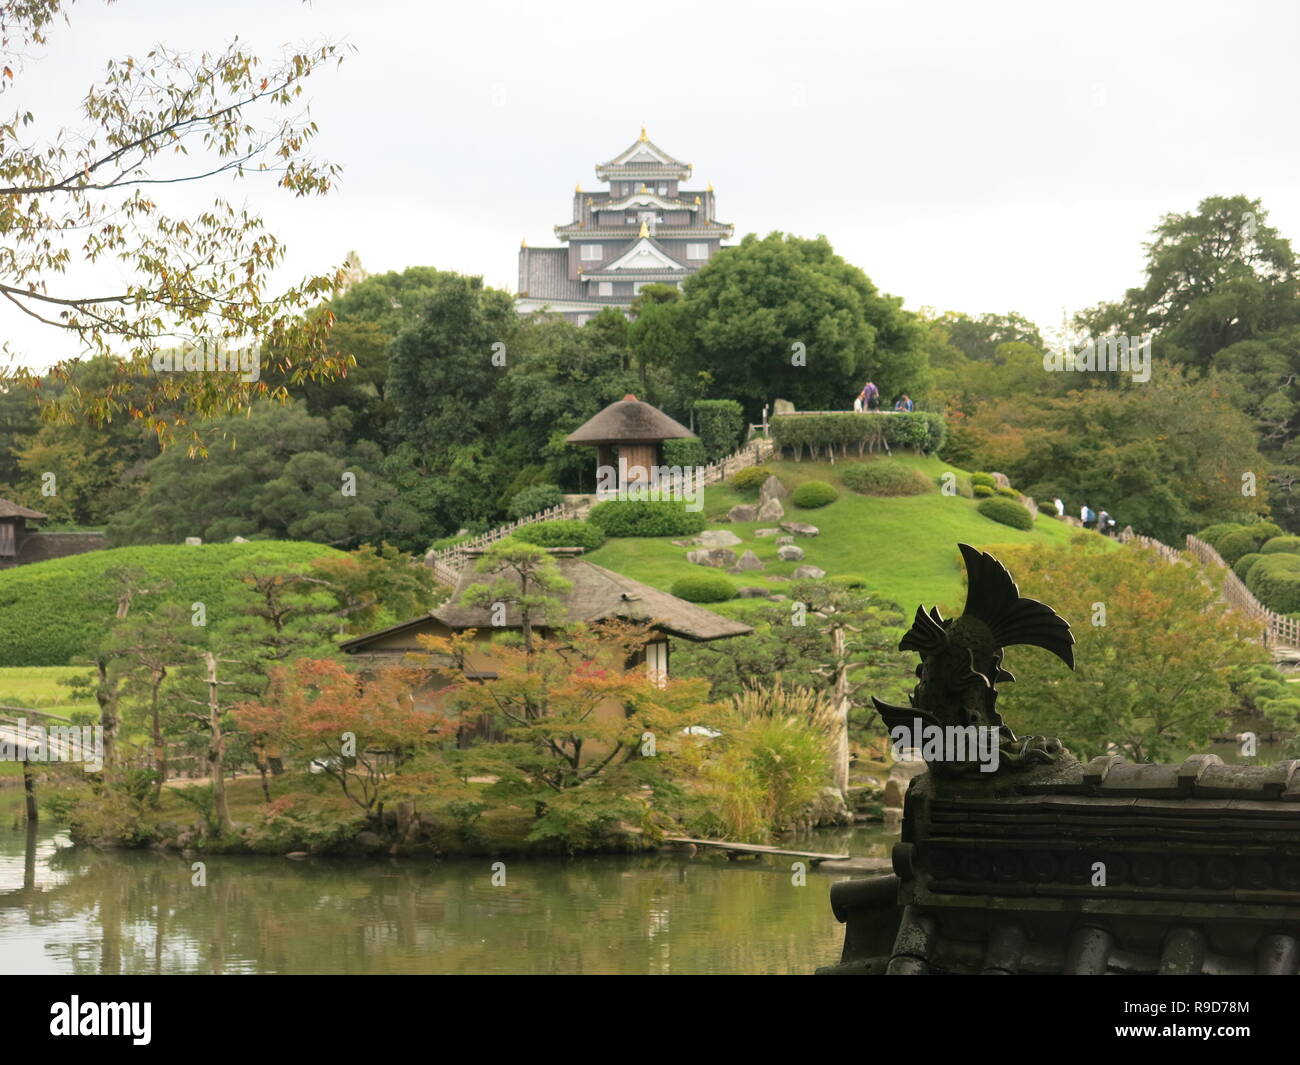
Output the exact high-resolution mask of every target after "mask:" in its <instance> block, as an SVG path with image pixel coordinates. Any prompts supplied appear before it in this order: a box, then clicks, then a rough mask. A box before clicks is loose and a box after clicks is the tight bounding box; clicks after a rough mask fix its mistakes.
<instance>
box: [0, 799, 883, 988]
mask: <svg viewBox="0 0 1300 1065" xmlns="http://www.w3.org/2000/svg"><path fill="white" fill-rule="evenodd" d="M7 806H8V803H7V797H6V796H4V795H3V793H0V972H6V973H82V974H93V973H100V972H106V973H511V972H519V973H538V974H540V973H548V974H554V973H587V974H596V973H599V974H613V973H665V974H666V973H809V972H811V971H812V970H813V969H814V968H816V967H817V966H818V965H822V964H826V963H827V962H830V961H833V960H835V959H836V958H837V957H838V954H839V949H840V945H841V940H842V930H841V927H840V926H839V925H838V924H837V923H836V922H835V921H834V919H833V918H832V917H831V914H830V906H829V902H828V899H827V893H828V891H829V889H830V885H831V884H832V883H833V882H834V881H835V880H837V879H843V877H842V876H833V875H823V874H816V873H810V874H809V875H808V877H807V886H806V887H796V886H795V885H794V884H793V883H792V875H791V870H790V867H789V864H788V863H777V862H775V861H770V860H763V861H760V862H752V861H738V862H732V863H728V862H726V861H725V860H722V859H720V858H703V859H701V858H697V859H694V860H688V859H684V858H678V857H669V856H651V857H597V858H584V859H580V860H574V861H507V873H506V883H505V885H504V886H501V887H494V886H492V883H491V868H490V866H491V859H487V858H484V859H480V860H468V861H455V862H419V861H413V860H403V861H400V862H398V861H371V862H357V861H348V860H332V859H311V860H309V861H305V862H293V861H289V860H287V859H284V858H249V857H241V858H234V857H222V856H219V855H217V856H207V857H205V858H203V860H204V861H205V862H206V863H207V886H206V887H194V886H192V884H191V877H192V873H191V860H192V859H189V858H184V857H181V856H179V855H175V854H156V853H152V852H136V851H99V850H94V849H87V848H73V847H69V846H66V839H62V838H60V837H58V836H56V835H55V834H54V833H53V832H52V830H51V829H50V828H49V827H48V826H46V825H41V826H36V829H37V830H36V831H35V832H29V831H28V830H27V829H26V827H25V826H23V825H22V824H13V823H12V820H11V817H10V815H9V813H8V812H7ZM814 841H815V843H816V847H815V849H817V850H822V851H827V850H847V851H851V852H852V853H855V854H874V855H884V854H885V853H886V852H887V848H886V842H885V840H884V838H883V836H881V834H880V833H879V832H863V831H862V830H851V829H850V830H843V831H842V832H840V833H835V834H830V833H818V834H817V835H816V836H815V838H814ZM804 842H805V843H806V842H808V841H807V840H805V841H804ZM801 845H803V844H801Z"/></svg>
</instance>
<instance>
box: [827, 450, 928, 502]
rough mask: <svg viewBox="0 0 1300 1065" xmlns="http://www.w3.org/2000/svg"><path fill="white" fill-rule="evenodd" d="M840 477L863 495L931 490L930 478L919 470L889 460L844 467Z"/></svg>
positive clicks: (908, 494) (909, 494) (890, 494)
mask: <svg viewBox="0 0 1300 1065" xmlns="http://www.w3.org/2000/svg"><path fill="white" fill-rule="evenodd" d="M840 480H841V481H842V482H843V484H844V486H845V487H846V488H849V489H851V490H852V491H854V492H857V493H858V494H859V495H864V496H919V495H924V494H925V493H926V492H933V491H934V485H932V484H931V483H930V478H928V477H927V476H925V474H923V473H921V471H920V470H914V469H912V468H911V467H910V466H904V465H903V464H902V463H899V462H892V461H890V460H888V459H881V460H880V461H879V462H863V463H860V464H859V465H856V466H846V467H845V468H844V469H843V470H842V471H841V472H840Z"/></svg>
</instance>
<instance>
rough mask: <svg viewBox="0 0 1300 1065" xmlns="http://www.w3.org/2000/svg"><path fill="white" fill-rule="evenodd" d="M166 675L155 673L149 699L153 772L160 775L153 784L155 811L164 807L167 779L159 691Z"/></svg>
mask: <svg viewBox="0 0 1300 1065" xmlns="http://www.w3.org/2000/svg"><path fill="white" fill-rule="evenodd" d="M166 675H167V671H166V670H161V671H159V672H156V673H154V675H153V691H152V692H151V693H150V697H149V702H150V706H149V714H150V723H151V726H152V731H153V771H154V772H155V773H156V774H157V775H158V779H157V780H155V781H154V782H153V805H154V808H155V809H156V808H157V807H159V806H161V805H162V786H163V781H165V780H166V779H167V748H166V747H165V746H164V745H163V738H162V714H161V713H160V712H159V709H158V689H159V687H160V686H161V685H162V682H163V677H165V676H166Z"/></svg>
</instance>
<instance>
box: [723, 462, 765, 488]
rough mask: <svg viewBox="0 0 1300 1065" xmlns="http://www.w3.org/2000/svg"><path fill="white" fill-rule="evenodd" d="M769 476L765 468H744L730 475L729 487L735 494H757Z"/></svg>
mask: <svg viewBox="0 0 1300 1065" xmlns="http://www.w3.org/2000/svg"><path fill="white" fill-rule="evenodd" d="M771 476H772V471H771V470H769V469H768V468H767V467H766V466H746V467H745V468H744V469H743V470H737V471H736V472H735V473H733V474H732V475H731V487H732V488H734V489H735V490H736V491H737V492H757V491H758V490H759V489H760V488H762V487H763V482H764V481H766V480H767V479H768V478H769V477H771Z"/></svg>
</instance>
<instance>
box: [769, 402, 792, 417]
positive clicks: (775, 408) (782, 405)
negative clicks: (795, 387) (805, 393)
mask: <svg viewBox="0 0 1300 1065" xmlns="http://www.w3.org/2000/svg"><path fill="white" fill-rule="evenodd" d="M772 413H773V414H793V413H794V404H793V403H791V402H790V401H789V400H788V399H774V400H773V401H772Z"/></svg>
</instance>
